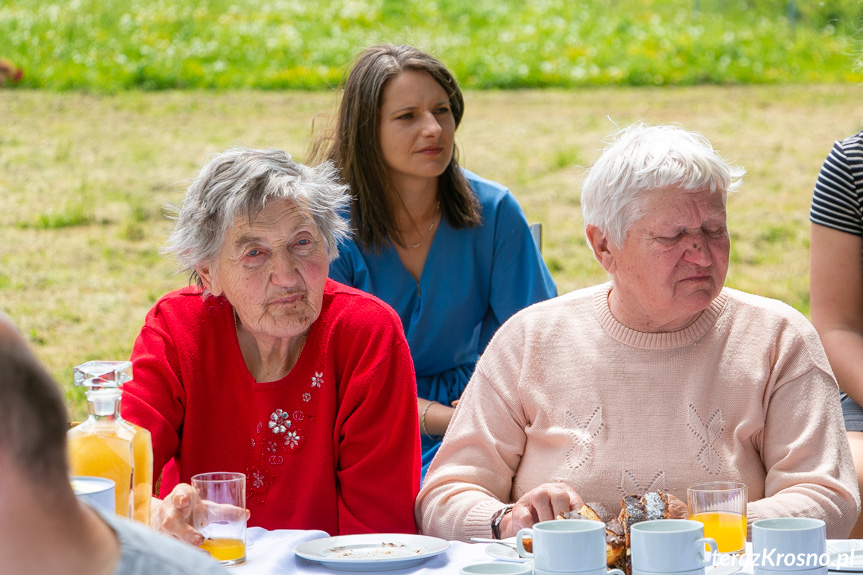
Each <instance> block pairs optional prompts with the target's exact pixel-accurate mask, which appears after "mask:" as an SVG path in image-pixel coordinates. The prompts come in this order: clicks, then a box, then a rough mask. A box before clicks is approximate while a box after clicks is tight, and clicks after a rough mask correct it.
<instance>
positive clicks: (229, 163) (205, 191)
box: [163, 148, 350, 287]
mask: <svg viewBox="0 0 863 575" xmlns="http://www.w3.org/2000/svg"><path fill="white" fill-rule="evenodd" d="M272 200H289V201H292V202H294V203H295V204H297V205H298V206H299V207H300V208H302V209H303V210H305V211H306V212H308V214H309V216H310V218H311V219H312V220H313V221H314V224H315V226H316V227H317V228H318V231H319V232H320V233H321V236H323V239H324V244H325V245H326V246H327V250H328V257H329V260H330V261H332V260H334V259H336V257H338V251H337V249H336V248H337V245H338V242H339V241H341V240H342V239H343V238H345V237H347V236H348V234H349V233H350V226H349V224H348V221H347V219H346V218H345V217H344V214H345V213H347V210H348V206H349V204H350V194H349V192H348V186H347V185H346V184H343V183H342V182H341V181H340V180H339V178H338V174H337V172H336V170H335V167H334V166H333V164H332V163H330V162H324V163H323V164H321V165H319V166H317V167H315V168H310V167H308V166H304V165H303V164H300V163H299V162H295V161H293V160H292V159H291V156H290V155H289V154H287V153H285V152H283V151H281V150H253V149H250V148H232V149H230V150H227V151H226V152H224V153H221V154H218V155H216V156H215V157H214V158H213V159H212V160H210V161H209V162H208V163H207V165H205V166H204V167H203V168H202V169H201V172H200V173H199V174H198V176H197V177H196V178H195V180H194V181H193V182H192V184H191V185H190V186H189V189H188V190H187V191H186V196H185V198H184V199H183V205H182V206H181V207H180V209H179V210H178V213H177V215H176V218H175V219H176V221H175V224H174V230H173V232H172V233H171V235H170V237H169V238H168V242H167V244H166V246H165V248H164V249H163V252H164V253H169V254H173V255H174V256H175V257H176V258H177V261H178V263H179V266H180V271H181V272H182V271H187V272H189V273H190V274H191V277H192V279H193V280H194V281H195V282H196V283H197V284H198V285H199V286H201V287H203V284H202V281H201V278H200V277H199V276H198V273H197V271H195V267H196V266H198V265H199V264H203V263H205V262H212V261H213V260H214V259H215V257H216V256H217V255H218V253H219V250H220V249H221V248H222V242H224V239H225V235H226V233H227V230H228V228H229V227H230V226H232V225H234V222H235V221H236V219H237V218H238V217H239V216H248V217H249V218H252V217H254V216H255V215H256V214H257V213H258V212H259V211H260V210H262V209H263V208H264V206H265V205H266V203H267V202H268V201H272Z"/></svg>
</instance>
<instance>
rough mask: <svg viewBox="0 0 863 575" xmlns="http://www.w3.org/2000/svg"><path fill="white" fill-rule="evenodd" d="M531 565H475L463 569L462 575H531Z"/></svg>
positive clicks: (492, 563) (494, 563)
mask: <svg viewBox="0 0 863 575" xmlns="http://www.w3.org/2000/svg"><path fill="white" fill-rule="evenodd" d="M532 573H533V566H532V565H530V563H503V562H488V563H474V564H473V565H467V566H465V567H462V568H461V575H531V574H532Z"/></svg>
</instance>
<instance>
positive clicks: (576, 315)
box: [415, 284, 860, 540]
mask: <svg viewBox="0 0 863 575" xmlns="http://www.w3.org/2000/svg"><path fill="white" fill-rule="evenodd" d="M609 290H610V284H604V285H601V286H595V287H591V288H586V289H583V290H578V291H575V292H572V293H570V294H567V295H564V296H561V297H559V298H556V299H554V300H550V301H547V302H543V303H539V304H536V305H534V306H531V307H530V308H528V309H526V310H523V311H522V312H520V313H519V314H517V315H515V316H514V317H513V318H512V319H511V320H510V321H509V322H507V323H506V324H504V326H502V327H501V328H500V329H499V330H498V332H497V334H495V337H494V339H493V340H492V342H491V343H490V344H489V347H488V348H487V350H486V352H485V353H484V354H483V356H482V358H481V359H480V362H479V364H478V365H477V370H476V373H475V374H474V376H473V378H472V379H471V382H470V384H469V385H468V386H467V390H466V391H465V394H464V396H463V397H462V400H461V402H460V403H459V406H458V409H457V410H456V414H455V417H454V419H453V421H452V424H451V425H450V428H449V430H448V431H447V435H446V439H445V440H444V444H443V446H442V447H441V450H440V452H439V453H438V455H437V457H436V459H435V461H434V462H433V463H432V466H431V468H430V469H429V473H428V475H427V476H426V480H425V483H424V485H423V488H422V491H421V492H420V495H419V497H418V499H417V504H416V509H415V511H416V515H417V521H418V523H419V524H420V525H421V526H422V530H423V532H424V533H427V534H429V535H435V536H438V537H443V538H446V539H460V540H468V539H469V538H470V537H489V536H490V535H491V528H490V525H489V521H490V518H491V516H492V514H493V513H494V512H495V511H496V510H497V509H499V508H501V507H502V506H503V505H504V504H505V503H510V502H513V501H516V500H517V499H518V498H519V497H520V496H521V495H523V494H524V493H526V492H527V491H529V490H530V489H533V488H534V487H536V486H538V485H540V484H542V483H547V482H553V481H564V482H566V483H568V484H570V485H572V486H573V487H574V488H575V489H576V490H577V491H578V492H579V493H580V494H581V495H582V497H583V498H584V499H585V500H586V501H598V502H601V503H603V504H604V505H605V506H606V507H607V508H609V509H616V508H619V506H620V497H621V496H622V495H626V494H629V493H643V492H645V491H648V490H650V489H662V490H666V491H668V492H670V493H672V494H673V495H675V496H677V497H679V498H680V499H682V500H685V498H686V487H687V486H688V485H692V484H694V483H698V482H702V481H711V480H718V479H721V480H737V481H743V482H745V483H746V484H747V486H748V487H749V499H750V505H749V517H748V519H749V521H750V523H751V522H752V521H754V520H757V519H762V518H765V517H777V516H788V515H799V516H810V517H818V518H821V519H824V520H825V521H826V522H827V535H828V537H846V536H847V535H848V533H849V531H850V529H851V526H852V525H853V524H854V521H855V519H856V517H857V511H858V509H859V504H860V503H859V494H858V492H857V482H856V478H855V475H854V469H853V466H852V464H851V458H850V453H849V449H848V442H847V439H846V437H845V432H844V427H843V423H842V415H841V411H840V408H839V400H838V387H837V385H836V382H835V379H834V378H833V374H832V372H831V370H830V365H829V363H828V362H827V357H826V355H825V354H824V350H823V348H822V347H821V343H820V341H819V339H818V335H817V334H816V332H815V330H814V329H813V328H812V325H811V324H810V323H809V322H808V320H806V318H805V317H803V316H802V315H801V314H800V313H798V312H797V311H795V310H794V309H792V308H791V307H789V306H787V305H785V304H783V303H781V302H778V301H775V300H770V299H766V298H762V297H758V296H754V295H750V294H746V293H742V292H739V291H736V290H733V289H729V288H725V289H723V290H722V292H721V294H720V295H719V296H718V297H717V298H716V299H715V300H714V301H713V302H712V303H711V305H710V306H709V307H708V308H707V309H706V310H705V311H704V312H703V313H702V314H701V315H700V317H699V318H698V319H697V320H696V321H695V322H694V323H693V324H691V325H690V326H688V327H687V328H685V329H683V330H680V331H677V332H671V333H641V332H637V331H635V330H632V329H629V328H628V327H626V326H624V325H622V324H621V323H620V322H618V321H617V320H616V319H615V318H614V316H612V314H611V311H610V310H609V308H608V293H609Z"/></svg>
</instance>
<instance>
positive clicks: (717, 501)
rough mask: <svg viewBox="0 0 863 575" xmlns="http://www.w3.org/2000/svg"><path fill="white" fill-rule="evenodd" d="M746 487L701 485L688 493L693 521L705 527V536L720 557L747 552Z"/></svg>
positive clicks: (720, 483) (717, 483)
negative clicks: (723, 554) (708, 538)
mask: <svg viewBox="0 0 863 575" xmlns="http://www.w3.org/2000/svg"><path fill="white" fill-rule="evenodd" d="M746 500H747V493H746V485H745V484H744V483H738V482H736V481H712V482H710V483H699V484H698V485H693V486H692V487H690V488H688V489H687V490H686V503H687V506H688V508H689V518H690V519H694V520H696V521H700V522H701V523H703V524H704V536H705V537H710V538H711V539H714V540H715V541H716V545H717V547H718V548H719V552H720V553H739V552H742V551H743V550H744V549H745V548H746Z"/></svg>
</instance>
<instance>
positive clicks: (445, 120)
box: [378, 70, 455, 187]
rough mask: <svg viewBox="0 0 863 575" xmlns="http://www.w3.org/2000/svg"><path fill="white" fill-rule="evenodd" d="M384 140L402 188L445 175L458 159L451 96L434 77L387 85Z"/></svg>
mask: <svg viewBox="0 0 863 575" xmlns="http://www.w3.org/2000/svg"><path fill="white" fill-rule="evenodd" d="M378 138H379V140H380V146H381V153H382V154H383V159H384V162H385V163H386V165H387V167H389V169H390V176H391V177H392V179H393V182H394V183H395V185H396V187H401V186H402V185H405V182H406V180H410V179H417V178H419V179H428V178H437V177H438V176H440V175H441V174H442V173H443V171H444V170H445V169H446V167H447V166H448V165H449V163H450V160H451V159H452V153H453V142H454V140H455V118H454V117H453V114H452V110H451V109H450V102H449V98H447V94H446V92H445V91H444V89H443V88H442V87H441V85H440V84H438V83H437V82H436V81H435V80H434V78H432V77H431V75H430V74H428V73H427V72H421V71H416V70H406V71H404V72H402V73H401V74H399V75H398V76H396V77H394V78H391V79H390V80H388V81H387V83H386V85H385V86H384V89H383V97H382V101H381V109H380V120H379V123H378Z"/></svg>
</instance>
